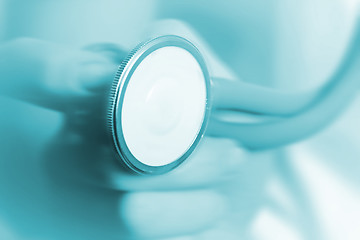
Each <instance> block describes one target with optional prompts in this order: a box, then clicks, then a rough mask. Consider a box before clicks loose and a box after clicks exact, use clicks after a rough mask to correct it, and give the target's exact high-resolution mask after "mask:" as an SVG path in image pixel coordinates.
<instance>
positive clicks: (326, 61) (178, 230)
mask: <svg viewBox="0 0 360 240" xmlns="http://www.w3.org/2000/svg"><path fill="white" fill-rule="evenodd" d="M3 2H4V0H3V1H0V3H1V4H0V6H1V9H0V14H1V15H0V16H1V17H0V21H1V22H0V29H1V31H0V36H1V37H2V41H9V40H13V39H15V38H18V37H32V38H38V39H42V40H46V41H50V42H54V43H58V44H64V45H65V46H69V47H74V48H80V47H83V46H85V45H88V44H93V43H98V42H101V43H102V42H106V43H108V42H110V43H116V44H119V45H120V46H121V47H122V48H124V49H126V50H129V49H131V48H132V47H133V46H134V45H136V44H137V43H138V42H139V41H142V40H143V39H144V38H146V34H147V32H148V31H149V29H150V28H151V26H154V24H158V22H157V21H158V20H161V19H163V18H175V19H178V20H180V21H182V23H184V24H185V25H186V24H187V25H188V26H189V27H191V28H192V29H193V30H191V31H194V32H195V33H194V35H196V36H198V37H200V38H202V39H203V40H204V41H205V42H206V43H208V45H209V48H211V49H212V50H213V52H215V54H216V55H217V57H216V58H215V60H213V61H214V62H217V61H218V62H220V63H218V64H219V65H221V66H222V67H223V69H227V71H225V72H227V74H228V75H232V76H236V77H239V78H241V79H242V80H244V81H247V82H251V83H256V84H260V85H265V86H272V87H277V88H284V89H292V90H301V89H308V88H313V87H318V86H319V85H320V84H322V83H324V82H325V80H326V79H327V77H328V76H329V75H330V74H331V72H332V71H333V69H334V68H335V67H336V66H337V64H338V63H339V61H340V59H341V56H342V54H343V53H344V50H345V48H346V46H347V43H348V41H349V39H350V35H351V33H352V32H353V27H354V21H355V20H354V19H355V13H356V7H355V4H356V3H355V1H340V0H339V1H326V0H318V1H310V0H309V1H301V2H296V1H288V2H286V3H285V1H280V0H276V1H275V0H274V1H260V0H256V1H226V2H225V1H211V2H210V1H196V2H194V1H171V2H170V1H145V0H144V1H115V0H114V1H110V0H108V1H85V0H83V1H69V0H67V1H45V0H39V1H20V0H17V1H14V0H13V1H6V2H5V4H4V3H3ZM155 22H156V23H155ZM155 28H156V27H155ZM169 28H175V27H173V25H170V26H169ZM60 55H61V54H60ZM214 71H217V69H216V70H214ZM220 72H221V73H220ZM218 74H219V75H222V74H224V73H223V70H222V71H220V70H219V73H218ZM6 79H7V76H0V81H2V82H4V81H6ZM0 102H1V103H0V104H1V109H2V110H1V115H0V124H1V126H0V138H1V139H0V143H1V147H0V179H1V180H0V219H1V227H0V229H1V230H0V237H1V238H3V239H12V238H13V239H126V237H128V236H131V235H135V236H138V239H147V238H150V237H152V238H154V239H160V238H163V239H171V238H172V237H180V239H182V238H183V239H219V238H223V239H240V238H243V239H339V238H341V239H358V238H359V232H358V231H359V230H358V226H357V224H356V223H358V222H359V218H360V209H359V202H360V196H359V183H360V179H359V174H358V172H359V170H360V166H359V156H360V153H359V150H358V149H359V143H360V139H359V128H358V122H359V120H360V116H359V99H357V100H354V102H353V103H352V104H351V106H350V107H349V108H348V109H346V112H345V113H344V115H342V116H341V117H340V118H339V120H338V121H337V122H336V123H335V124H334V125H332V126H331V127H330V128H329V129H327V130H326V131H324V132H322V133H321V134H319V135H317V136H315V137H313V138H311V139H309V140H307V141H305V142H302V143H299V144H296V145H294V146H291V147H289V148H284V149H275V150H270V151H266V152H257V153H249V152H247V151H246V150H244V149H242V148H240V147H239V146H238V145H237V144H236V143H233V142H230V141H228V140H224V141H222V140H221V141H220V140H215V141H214V140H213V139H211V140H208V141H207V142H205V143H204V147H203V148H201V149H203V150H201V151H200V152H199V153H198V155H196V157H194V160H192V161H189V164H188V165H187V166H186V168H185V170H180V173H178V174H174V175H171V176H164V177H160V178H150V179H148V178H141V177H139V178H131V177H129V178H128V177H121V176H120V177H119V176H118V175H116V174H115V177H114V178H115V180H113V181H114V182H115V183H116V184H117V185H116V186H117V188H119V189H120V190H121V192H120V191H119V190H113V189H112V190H109V186H107V188H104V187H103V186H102V187H100V188H97V187H93V185H92V184H93V183H92V184H90V185H89V184H88V183H83V182H79V181H78V180H77V177H83V176H82V174H84V172H85V175H90V176H91V177H93V178H92V180H94V179H95V181H92V182H95V183H98V182H101V181H103V179H102V177H99V176H98V175H96V174H97V173H96V171H95V173H92V172H91V171H93V168H95V169H97V168H99V166H97V163H98V162H99V159H100V160H104V159H105V160H106V158H107V156H104V154H103V153H102V152H100V151H98V148H97V147H98V146H97V145H96V144H94V143H89V142H88V141H85V143H86V145H85V144H84V142H82V141H78V138H77V137H78V136H77V134H72V133H73V131H72V130H73V129H71V127H69V126H68V125H67V124H68V122H67V120H66V119H67V118H66V119H65V118H64V117H63V115H62V114H60V113H59V112H57V111H54V110H47V109H45V108H42V107H38V106H34V105H31V104H27V103H24V102H21V101H18V100H14V99H9V98H6V97H1V100H0ZM70 119H71V118H70ZM80 125H81V124H80ZM76 126H77V125H76ZM69 128H70V129H69ZM64 129H65V130H64ZM70 130H71V131H70ZM217 141H219V142H217ZM49 144H52V145H51V146H50V147H51V148H50V147H49ZM48 148H50V149H51V151H50V152H51V156H47V158H45V160H44V157H43V155H44V151H45V150H46V149H48ZM79 159H80V160H81V161H76V160H79ZM44 162H45V163H44ZM93 162H95V163H94V164H93ZM100 163H102V161H100ZM92 165H95V167H94V166H92ZM204 166H212V167H213V168H211V167H208V168H207V167H204ZM74 169H75V170H74ZM191 169H194V170H193V171H192V170H191ZM229 169H230V170H231V171H230V170H229ZM88 172H90V173H88ZM219 172H220V173H219ZM222 174H223V175H232V178H231V180H228V179H223V178H222V177H221V179H219V178H220V177H218V176H220V175H222ZM93 175H95V176H93ZM73 178H75V180H73ZM179 179H180V180H179ZM165 183H168V184H165ZM199 189H200V190H201V191H197V190H199ZM209 189H210V190H209ZM213 191H214V192H215V193H214V192H213ZM224 199H226V200H224ZM164 209H165V210H164ZM166 212H168V213H169V215H167V214H166ZM188 212H190V213H188ZM170 213H171V214H170ZM174 216H176V217H174ZM339 219H340V220H341V221H339ZM276 234H277V235H276ZM139 235H140V236H139ZM339 236H340V237H339Z"/></svg>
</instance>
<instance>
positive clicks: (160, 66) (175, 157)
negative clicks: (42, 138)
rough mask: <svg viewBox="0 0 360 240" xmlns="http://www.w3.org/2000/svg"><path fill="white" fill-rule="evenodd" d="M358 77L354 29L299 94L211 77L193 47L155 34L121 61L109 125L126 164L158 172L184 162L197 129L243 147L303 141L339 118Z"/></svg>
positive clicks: (359, 36) (359, 41)
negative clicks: (332, 67)
mask: <svg viewBox="0 0 360 240" xmlns="http://www.w3.org/2000/svg"><path fill="white" fill-rule="evenodd" d="M359 77H360V28H359V27H357V31H356V33H355V35H354V37H353V39H352V42H351V44H349V48H348V50H347V52H346V54H345V55H344V58H343V61H342V62H341V64H340V65H339V67H338V69H337V70H336V71H335V73H334V74H333V75H332V77H331V79H330V80H329V81H328V82H327V83H326V84H325V85H324V86H323V87H322V88H321V89H319V90H317V91H314V92H303V93H301V92H297V93H290V92H282V91H279V90H275V89H271V88H266V87H260V86H257V85H252V84H248V83H244V82H241V81H238V80H237V81H235V80H230V79H221V78H212V77H211V76H210V75H209V71H208V69H207V65H206V62H205V60H204V58H203V56H202V54H201V53H200V51H199V50H198V48H197V47H196V46H195V45H194V44H192V43H191V42H190V41H188V40H187V39H185V38H183V37H180V36H175V35H165V36H159V37H156V38H154V39H151V40H148V41H146V42H144V43H141V44H140V45H138V46H137V47H135V48H134V49H133V50H132V52H131V53H130V54H129V55H128V56H127V58H126V59H125V60H123V62H122V64H121V65H120V67H119V69H118V72H117V74H116V77H115V80H114V82H113V84H112V88H111V91H110V100H109V107H108V113H107V114H108V127H109V130H110V134H111V139H112V142H113V145H114V149H115V152H116V155H117V158H118V159H119V161H120V163H121V164H122V165H123V166H125V168H127V169H129V170H130V171H133V172H135V173H140V174H162V173H166V172H169V171H171V170H172V169H174V168H176V167H178V166H179V165H180V164H181V163H183V162H184V161H185V160H186V159H187V158H188V157H189V156H190V155H191V153H192V152H193V151H194V149H195V148H196V147H197V145H198V143H199V142H200V141H201V139H202V137H203V136H204V134H206V135H211V136H220V137H227V138H231V139H235V140H237V141H238V142H239V143H240V144H241V145H242V146H244V147H246V148H250V149H265V148H274V147H278V146H283V145H285V144H289V143H293V142H296V141H298V140H301V139H304V138H306V137H308V136H309V135H311V134H313V133H315V132H317V131H319V130H320V129H321V128H323V127H325V126H326V125H327V124H328V123H330V122H331V121H332V120H333V119H334V118H336V117H337V116H338V115H339V113H340V112H341V111H342V110H343V109H344V108H345V106H346V104H347V103H348V102H349V101H350V100H351V99H352V98H353V96H354V95H355V94H356V92H357V91H358V87H359V84H360V81H359V79H358V78H359ZM226 111H232V112H245V113H251V114H252V115H254V116H257V117H258V118H259V119H265V120H261V121H257V122H251V123H246V122H245V123H244V122H239V121H235V120H231V119H227V118H226V117H224V116H223V114H222V113H223V112H226ZM264 117H265V118H264Z"/></svg>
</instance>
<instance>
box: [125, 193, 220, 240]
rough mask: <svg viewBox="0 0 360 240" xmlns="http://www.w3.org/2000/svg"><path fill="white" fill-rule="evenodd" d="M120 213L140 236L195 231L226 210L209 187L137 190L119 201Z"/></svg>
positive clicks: (182, 233) (133, 232) (144, 237)
mask: <svg viewBox="0 0 360 240" xmlns="http://www.w3.org/2000/svg"><path fill="white" fill-rule="evenodd" d="M119 211H120V214H121V216H122V218H123V220H124V224H125V226H126V227H127V229H128V231H129V232H130V234H131V233H132V235H134V236H137V237H140V239H149V238H155V239H159V238H161V237H171V236H178V235H187V234H193V233H197V232H199V231H203V230H205V229H208V228H210V227H212V226H213V225H214V224H216V223H217V222H218V221H219V219H221V218H222V216H223V215H224V214H225V212H226V201H225V200H224V199H223V198H222V196H220V195H218V194H217V193H216V192H213V191H209V190H201V191H183V192H137V193H130V194H127V195H126V196H125V197H124V198H123V199H121V202H120V210H119Z"/></svg>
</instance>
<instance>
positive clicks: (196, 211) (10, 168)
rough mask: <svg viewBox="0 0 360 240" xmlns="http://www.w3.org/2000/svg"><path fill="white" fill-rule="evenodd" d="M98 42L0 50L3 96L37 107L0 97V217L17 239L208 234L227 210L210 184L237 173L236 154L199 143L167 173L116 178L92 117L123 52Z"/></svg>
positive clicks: (219, 144)
mask: <svg viewBox="0 0 360 240" xmlns="http://www.w3.org/2000/svg"><path fill="white" fill-rule="evenodd" d="M101 46H104V45H94V46H92V47H90V48H88V49H87V50H74V49H69V48H66V47H60V46H57V45H55V44H51V43H46V42H41V41H37V40H31V39H23V40H20V41H13V42H10V43H8V44H5V45H3V46H2V47H1V52H2V56H6V57H5V59H6V61H4V58H2V60H3V61H2V63H3V64H2V65H1V66H2V68H1V71H0V73H1V77H2V79H7V81H5V80H2V81H1V85H2V88H1V89H2V94H4V95H8V96H11V97H15V98H18V99H22V100H25V101H26V102H27V103H29V102H30V103H35V104H36V105H37V106H32V105H29V104H27V103H23V102H18V101H14V100H9V99H7V98H2V99H1V101H0V104H1V105H2V106H1V107H2V109H4V111H2V116H1V119H2V120H1V126H0V129H1V132H2V133H4V134H1V143H2V144H1V148H0V164H1V167H0V196H2V197H1V198H0V215H2V216H4V218H5V219H6V220H7V222H9V223H10V224H11V226H12V227H14V229H15V230H16V231H18V232H20V233H22V234H24V235H25V236H29V235H30V236H34V237H44V238H46V239H127V238H131V239H136V238H139V239H149V238H155V239H159V238H161V237H163V238H167V237H174V236H183V235H188V234H190V235H191V234H196V233H199V232H203V231H205V230H206V229H211V228H212V227H213V226H214V225H216V223H218V221H219V220H220V219H221V218H222V217H223V216H224V214H225V212H226V211H227V208H228V202H227V200H226V198H225V197H224V195H223V194H220V193H219V192H218V190H217V189H216V186H217V185H218V184H219V183H221V182H228V181H231V179H232V178H233V177H236V176H237V174H238V173H239V172H238V169H241V168H240V165H241V164H242V161H239V160H240V159H243V158H244V152H243V151H241V150H239V148H238V147H237V145H236V144H235V143H233V142H231V141H230V140H224V139H212V138H205V139H204V140H203V141H202V142H201V144H200V145H199V146H198V148H197V150H196V151H195V152H194V153H193V154H192V156H191V157H190V158H189V159H188V160H187V162H186V163H184V164H183V165H182V166H180V167H179V168H178V169H176V170H174V171H173V172H171V173H169V174H166V175H161V176H136V175H131V174H128V173H126V172H124V171H123V170H122V169H121V168H120V167H119V166H118V164H117V163H116V161H115V159H114V155H113V152H112V149H111V148H112V146H111V145H109V144H108V142H107V141H106V138H105V135H104V131H105V129H104V128H102V127H101V126H102V125H101V124H102V123H103V122H102V118H101V117H100V118H99V117H98V116H99V115H98V112H97V111H98V110H99V109H101V106H102V102H101V101H102V100H103V97H104V93H105V92H106V90H105V89H107V88H108V86H109V84H110V83H111V80H112V79H113V75H114V72H115V71H116V66H117V65H118V61H117V60H118V59H115V58H114V56H118V55H121V54H122V53H121V51H120V53H119V51H115V52H116V54H114V51H109V50H106V49H108V47H105V48H104V47H101ZM107 46H108V45H107ZM114 59H115V61H114ZM5 63H6V64H5ZM4 66H6V67H4ZM3 77H4V78H3ZM9 79H10V80H11V81H10V80H9ZM98 103H100V104H98ZM38 106H41V107H38ZM43 107H46V109H45V108H43ZM53 110H56V112H54V111H53Z"/></svg>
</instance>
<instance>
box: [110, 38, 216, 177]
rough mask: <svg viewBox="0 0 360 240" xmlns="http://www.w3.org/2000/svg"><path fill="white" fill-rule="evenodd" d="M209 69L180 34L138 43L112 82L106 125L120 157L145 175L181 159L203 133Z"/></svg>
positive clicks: (190, 150)
mask: <svg viewBox="0 0 360 240" xmlns="http://www.w3.org/2000/svg"><path fill="white" fill-rule="evenodd" d="M209 84H210V81H209V74H208V72H207V68H206V65H205V62H204V60H203V58H202V56H201V54H200V53H199V51H198V50H197V48H196V47H195V46H194V45H193V44H191V43H190V42H189V41H187V40H185V39H183V38H181V37H178V36H172V35H168V36H162V37H158V38H155V39H152V40H150V41H148V42H145V43H143V44H141V45H139V46H138V47H136V48H135V49H134V50H133V51H132V52H131V53H130V54H129V56H128V57H127V58H126V59H125V60H124V61H123V63H122V64H121V66H120V68H119V70H118V74H117V76H116V78H115V81H114V83H113V86H112V90H111V94H110V104H109V112H108V125H109V128H110V132H111V135H112V140H113V142H114V146H115V150H116V153H117V155H118V157H119V160H120V161H121V162H122V163H124V164H125V166H126V167H127V168H130V169H131V170H133V171H135V172H137V173H143V174H161V173H165V172H168V171H170V170H172V169H174V168H175V167H177V166H178V165H179V164H181V163H182V162H183V161H184V160H185V159H186V158H187V157H188V156H189V155H190V154H191V153H192V151H193V150H194V148H195V147H196V145H197V144H198V142H199V141H200V139H201V137H202V136H203V134H204V131H205V128H206V123H207V119H208V115H209V111H210V106H209V89H210V87H209Z"/></svg>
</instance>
